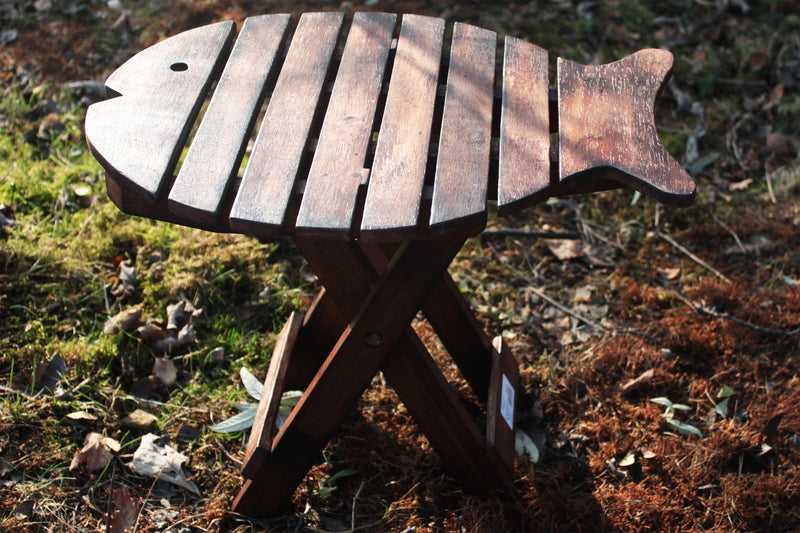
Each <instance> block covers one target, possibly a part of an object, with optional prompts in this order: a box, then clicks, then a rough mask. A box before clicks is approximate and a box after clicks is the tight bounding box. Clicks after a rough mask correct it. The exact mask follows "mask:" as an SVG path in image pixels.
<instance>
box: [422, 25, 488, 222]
mask: <svg viewBox="0 0 800 533" xmlns="http://www.w3.org/2000/svg"><path fill="white" fill-rule="evenodd" d="M496 48H497V37H496V35H495V33H494V32H492V31H488V30H483V29H481V28H477V27H475V26H470V25H468V24H460V23H456V25H455V30H454V33H453V44H452V48H451V51H450V68H449V70H448V74H447V89H446V93H445V102H444V114H443V116H442V130H441V134H440V136H439V153H438V156H437V161H436V177H435V180H434V188H433V200H432V204H431V218H430V232H431V234H433V235H442V234H445V233H447V232H450V231H453V232H461V231H468V232H474V233H479V232H480V231H481V230H482V229H483V227H484V225H485V224H486V191H487V187H488V177H489V153H490V150H491V140H492V131H491V130H492V103H493V94H494V67H495V51H496Z"/></svg>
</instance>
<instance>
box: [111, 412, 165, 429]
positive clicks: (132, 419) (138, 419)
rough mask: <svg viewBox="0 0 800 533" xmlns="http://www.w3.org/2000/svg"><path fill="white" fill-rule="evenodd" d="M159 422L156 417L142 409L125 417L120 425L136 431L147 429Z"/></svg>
mask: <svg viewBox="0 0 800 533" xmlns="http://www.w3.org/2000/svg"><path fill="white" fill-rule="evenodd" d="M156 420H158V419H157V418H156V417H155V416H153V415H151V414H150V413H148V412H147V411H144V410H142V409H136V410H135V411H133V412H132V413H129V414H127V415H125V417H123V418H122V420H120V423H121V424H122V425H123V426H126V427H131V428H135V429H147V428H149V427H150V426H152V425H153V424H155V423H156Z"/></svg>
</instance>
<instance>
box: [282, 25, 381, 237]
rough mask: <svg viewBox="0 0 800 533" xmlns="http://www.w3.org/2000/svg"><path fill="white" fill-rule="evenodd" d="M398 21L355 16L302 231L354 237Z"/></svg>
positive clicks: (317, 157) (309, 189) (300, 216)
mask: <svg viewBox="0 0 800 533" xmlns="http://www.w3.org/2000/svg"><path fill="white" fill-rule="evenodd" d="M395 19H396V16H395V15H393V14H389V13H356V15H355V17H354V18H353V24H352V27H351V28H350V34H349V35H348V37H347V42H346V44H345V49H344V52H343V54H342V62H341V64H340V65H339V72H338V73H337V75H336V82H335V83H334V86H333V93H332V94H331V100H330V103H329V104H328V111H327V113H326V114H325V121H324V123H323V125H322V131H321V132H320V138H319V142H318V143H317V148H316V152H315V154H314V160H313V162H312V163H311V169H310V170H309V175H308V181H307V183H306V187H305V193H304V195H303V200H302V203H301V205H300V211H299V213H298V216H297V223H296V231H297V232H298V233H301V232H302V233H305V234H307V235H312V234H316V235H331V236H335V237H338V238H341V239H347V238H350V237H351V236H352V223H353V215H354V213H355V210H356V200H357V194H358V189H359V187H360V186H361V184H362V181H363V180H364V161H365V158H366V154H367V146H368V144H369V141H370V138H371V137H372V122H373V119H374V115H375V109H376V106H377V102H378V96H379V94H380V89H381V83H382V81H383V73H384V70H385V68H386V60H387V58H388V54H389V48H390V46H391V42H392V33H393V30H394V24H395Z"/></svg>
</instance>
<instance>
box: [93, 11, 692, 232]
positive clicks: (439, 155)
mask: <svg viewBox="0 0 800 533" xmlns="http://www.w3.org/2000/svg"><path fill="white" fill-rule="evenodd" d="M343 22H344V17H343V15H342V14H341V13H314V14H306V15H303V16H302V17H301V18H300V20H299V23H298V24H297V26H296V27H295V28H293V31H291V32H290V17H289V16H288V15H264V16H258V17H251V18H248V19H247V20H246V21H245V22H244V25H243V26H242V28H241V31H240V32H239V36H238V39H235V24H234V23H233V22H221V23H218V24H212V25H210V26H205V27H201V28H197V29H193V30H190V31H186V32H184V33H182V34H180V35H177V36H174V37H171V38H169V39H167V40H165V41H163V42H161V43H158V44H156V45H155V46H152V47H151V48H148V49H146V50H144V51H143V52H140V53H139V54H137V55H136V56H135V57H133V58H131V59H130V60H129V61H128V62H127V63H125V64H124V65H122V66H121V67H120V68H119V69H118V70H117V71H116V72H114V73H113V74H112V75H111V76H110V77H109V78H108V80H107V82H106V85H107V87H108V92H109V94H110V96H113V98H111V99H109V100H107V101H104V102H102V103H98V104H95V105H93V106H91V107H90V109H89V112H88V114H87V117H86V137H87V139H88V142H89V144H90V146H91V148H92V151H93V152H94V154H95V156H96V157H97V159H98V160H100V161H101V163H102V164H103V166H104V167H105V168H106V170H107V172H108V191H109V194H110V196H111V198H112V199H113V201H114V202H115V203H116V204H117V205H118V206H119V207H120V208H121V209H122V210H123V211H125V212H127V213H131V214H135V215H143V216H149V217H153V218H159V219H164V220H170V221H174V222H179V223H182V224H187V225H190V226H197V227H201V228H206V229H210V230H214V231H232V232H243V233H248V234H252V235H256V236H258V237H261V238H266V239H274V238H277V237H279V236H281V235H283V234H289V235H291V234H293V233H295V232H298V233H300V232H309V233H312V234H329V235H331V236H332V237H334V238H342V239H350V238H353V237H358V238H361V239H364V240H368V241H369V240H372V241H374V240H379V241H397V240H404V239H409V238H436V237H437V236H442V235H445V234H449V233H453V234H455V233H468V234H469V233H471V234H476V233H479V232H480V231H481V230H482V228H483V226H484V223H485V220H486V213H487V200H491V199H496V201H497V210H498V212H499V213H500V214H501V215H504V214H507V213H511V212H513V211H515V210H517V209H521V208H524V207H527V206H530V205H533V204H536V203H537V202H541V201H543V200H545V199H547V198H549V197H551V196H556V195H563V194H568V193H573V192H587V191H594V190H601V189H607V188H613V187H618V186H623V185H624V186H628V187H632V188H634V189H637V190H639V191H641V192H644V193H646V194H648V195H651V196H652V197H654V198H656V199H657V200H659V201H661V202H664V203H667V204H674V205H687V204H688V203H690V202H691V201H692V199H693V195H694V190H695V186H694V182H693V180H692V179H691V178H690V177H689V176H688V175H687V173H686V172H685V171H684V169H683V168H682V167H681V165H680V164H679V163H678V162H677V161H675V160H674V159H673V158H672V157H671V156H670V155H669V153H668V152H667V151H666V150H665V149H664V148H663V146H662V145H661V143H660V141H659V138H658V134H657V132H656V127H655V124H654V117H653V108H654V105H655V100H656V96H657V95H658V93H659V90H660V89H661V87H662V85H663V84H664V83H665V81H666V79H667V78H668V77H669V75H670V73H671V69H672V62H673V60H672V56H671V54H670V53H669V52H667V51H665V50H655V49H647V50H642V51H639V52H636V53H635V54H633V55H631V56H628V57H626V58H624V59H622V60H620V61H617V62H614V63H610V64H607V65H600V66H582V65H579V64H576V63H573V62H571V61H567V60H565V59H561V58H559V59H558V73H557V89H556V90H555V91H551V90H550V88H549V86H550V81H549V75H548V54H547V52H546V51H545V50H543V49H541V48H539V47H537V46H536V45H533V44H530V43H527V42H525V41H522V40H519V39H516V38H512V37H507V38H505V40H504V42H503V46H502V49H503V50H502V52H503V58H502V66H501V67H499V68H498V67H496V64H498V63H499V61H498V60H497V54H498V39H497V36H496V34H495V33H494V32H491V31H488V30H485V29H480V28H476V27H474V26H470V25H467V24H461V23H456V24H455V27H454V29H453V32H452V40H450V42H447V40H446V39H445V31H444V30H445V23H444V21H443V20H441V19H437V18H431V17H424V16H412V15H406V16H403V17H402V23H401V24H399V29H396V27H397V26H398V24H397V22H398V21H397V17H396V16H395V15H392V14H385V13H359V14H356V15H355V17H354V20H353V21H352V24H351V26H350V28H349V32H348V35H347V38H346V40H345V41H344V47H343V49H339V48H338V47H337V45H338V44H339V43H340V42H341V41H342V39H343V37H342V30H343V26H344V24H343ZM396 32H399V33H396ZM290 33H291V38H289V37H288V35H289V34H290ZM234 39H235V43H234ZM231 48H232V50H231ZM448 49H449V52H448ZM215 83H216V88H215V89H214V90H213V95H212V96H211V100H210V103H209V104H208V107H207V108H206V109H205V112H204V113H202V120H201V121H200V122H199V126H198V128H197V131H196V133H195V134H194V135H193V136H192V138H191V139H190V140H189V137H190V134H191V132H192V128H193V126H194V125H195V124H196V123H197V118H198V116H199V115H201V110H203V107H204V106H203V104H204V102H205V100H206V98H207V96H208V95H209V93H210V92H212V91H211V89H212V87H213V86H214V84H215ZM265 99H268V104H267V105H266V111H265V114H264V116H263V119H262V120H261V125H260V128H259V131H258V134H257V136H256V137H255V141H254V143H252V149H251V150H249V153H248V145H249V144H250V143H251V136H252V133H253V129H254V126H255V125H256V123H257V122H258V119H259V114H260V113H261V112H262V107H264V100H265ZM553 133H557V134H558V135H557V141H556V140H555V137H554V136H551V134H553ZM187 140H188V141H190V142H188V143H187ZM187 144H188V149H187ZM245 155H247V157H246V158H245ZM245 159H246V164H244V165H243V160H245ZM177 167H179V168H177ZM242 167H244V168H242ZM176 174H177V175H176Z"/></svg>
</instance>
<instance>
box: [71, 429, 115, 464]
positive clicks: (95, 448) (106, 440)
mask: <svg viewBox="0 0 800 533" xmlns="http://www.w3.org/2000/svg"><path fill="white" fill-rule="evenodd" d="M119 448H120V445H119V442H117V441H116V440H114V439H112V438H110V437H106V436H104V435H101V434H100V433H94V432H92V433H89V434H88V435H86V438H85V439H84V441H83V448H81V449H80V450H79V451H78V452H77V453H75V456H74V457H73V458H72V462H71V463H70V465H69V469H70V470H75V469H76V468H78V466H80V465H82V464H85V465H86V468H87V469H88V470H89V471H90V472H94V471H96V470H102V469H103V468H105V467H106V465H108V463H109V462H110V461H111V459H112V458H113V455H112V454H111V450H114V451H117V452H118V451H119Z"/></svg>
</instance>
